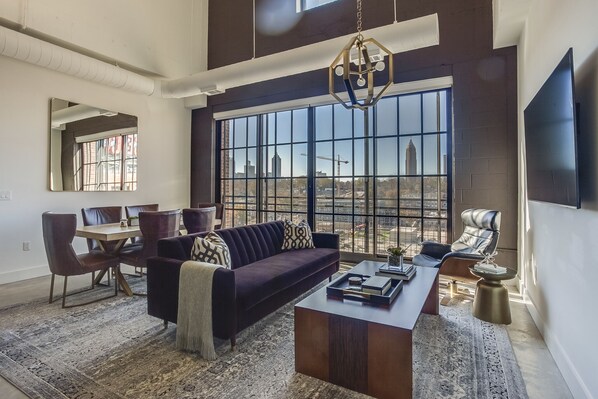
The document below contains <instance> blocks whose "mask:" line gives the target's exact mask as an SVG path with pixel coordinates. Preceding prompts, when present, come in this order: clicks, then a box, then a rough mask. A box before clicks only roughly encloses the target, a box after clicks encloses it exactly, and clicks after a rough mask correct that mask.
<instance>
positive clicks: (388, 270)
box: [376, 263, 417, 280]
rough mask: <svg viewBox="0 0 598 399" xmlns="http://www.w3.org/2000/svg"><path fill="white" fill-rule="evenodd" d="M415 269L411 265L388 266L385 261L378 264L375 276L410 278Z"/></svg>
mask: <svg viewBox="0 0 598 399" xmlns="http://www.w3.org/2000/svg"><path fill="white" fill-rule="evenodd" d="M416 270H417V269H416V268H415V266H413V265H403V266H390V265H389V264H388V263H385V264H384V265H382V266H380V268H379V269H378V271H377V272H376V276H381V277H388V278H391V279H393V280H411V277H413V275H414V274H415V272H416Z"/></svg>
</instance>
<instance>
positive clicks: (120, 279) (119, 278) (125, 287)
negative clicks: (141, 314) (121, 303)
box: [115, 268, 133, 296]
mask: <svg viewBox="0 0 598 399" xmlns="http://www.w3.org/2000/svg"><path fill="white" fill-rule="evenodd" d="M115 284H118V285H120V289H121V290H122V292H124V293H125V294H126V295H127V296H133V291H132V290H131V287H129V283H127V280H126V279H125V276H123V274H122V273H121V271H120V268H118V270H117V271H116V282H115Z"/></svg>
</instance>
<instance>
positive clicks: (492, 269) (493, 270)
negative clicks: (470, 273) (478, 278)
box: [473, 262, 507, 274]
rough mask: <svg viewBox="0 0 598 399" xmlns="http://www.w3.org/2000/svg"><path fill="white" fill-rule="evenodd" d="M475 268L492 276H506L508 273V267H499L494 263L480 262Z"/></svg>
mask: <svg viewBox="0 0 598 399" xmlns="http://www.w3.org/2000/svg"><path fill="white" fill-rule="evenodd" d="M473 268H474V270H477V271H479V272H483V273H490V274H505V273H506V272H507V268H506V267H502V266H497V265H495V264H493V263H482V262H480V263H476V264H475V266H474V267H473Z"/></svg>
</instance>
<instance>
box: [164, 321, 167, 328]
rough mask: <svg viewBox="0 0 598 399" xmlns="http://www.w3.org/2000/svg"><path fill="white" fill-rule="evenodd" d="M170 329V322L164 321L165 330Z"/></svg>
mask: <svg viewBox="0 0 598 399" xmlns="http://www.w3.org/2000/svg"><path fill="white" fill-rule="evenodd" d="M167 328H168V320H164V329H167Z"/></svg>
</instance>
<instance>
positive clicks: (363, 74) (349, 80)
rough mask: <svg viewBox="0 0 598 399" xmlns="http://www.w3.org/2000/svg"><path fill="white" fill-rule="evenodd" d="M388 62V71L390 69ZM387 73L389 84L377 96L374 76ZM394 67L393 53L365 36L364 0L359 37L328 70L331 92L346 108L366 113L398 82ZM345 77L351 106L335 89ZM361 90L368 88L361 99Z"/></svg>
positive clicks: (357, 36) (354, 37) (358, 26)
mask: <svg viewBox="0 0 598 399" xmlns="http://www.w3.org/2000/svg"><path fill="white" fill-rule="evenodd" d="M385 60H386V62H388V68H386V64H385ZM384 70H387V75H388V78H387V81H386V84H385V85H384V86H382V88H380V89H378V92H377V93H374V76H375V74H376V76H377V75H381V74H382V73H383V72H384ZM393 73H394V68H393V59H392V53H391V52H390V51H389V50H388V49H387V48H386V47H384V46H383V45H382V44H380V43H379V42H378V41H377V40H376V39H373V38H369V39H364V38H363V36H362V34H361V0H357V35H356V36H353V37H352V38H351V40H349V43H347V45H346V46H345V47H344V48H343V49H342V50H341V52H340V53H339V54H338V55H337V56H336V58H335V59H334V61H333V62H332V64H330V68H329V69H328V89H329V92H330V94H331V95H332V96H333V97H334V98H336V99H337V100H338V101H339V102H340V103H341V104H343V105H344V106H345V108H348V109H352V108H356V109H361V110H365V109H366V108H367V107H371V106H373V105H375V104H376V103H377V102H378V100H379V99H380V98H381V97H382V95H383V94H384V92H385V91H386V90H387V89H388V88H389V87H390V86H391V85H392V84H393V83H394V82H393V79H394V74H393ZM341 78H342V80H343V83H344V86H345V90H346V91H347V94H348V96H349V103H346V102H345V101H344V100H343V99H341V98H340V97H339V96H338V95H337V94H336V93H335V90H334V83H335V81H336V80H340V79H341ZM355 86H357V87H358V88H363V89H367V91H366V93H365V95H361V96H359V97H360V98H358V93H356V91H355Z"/></svg>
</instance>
